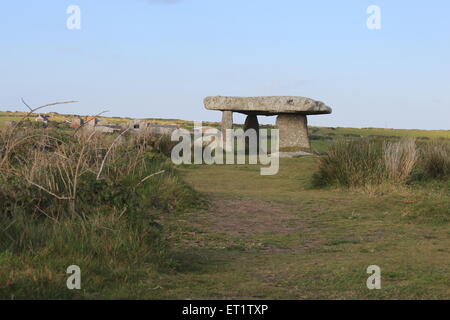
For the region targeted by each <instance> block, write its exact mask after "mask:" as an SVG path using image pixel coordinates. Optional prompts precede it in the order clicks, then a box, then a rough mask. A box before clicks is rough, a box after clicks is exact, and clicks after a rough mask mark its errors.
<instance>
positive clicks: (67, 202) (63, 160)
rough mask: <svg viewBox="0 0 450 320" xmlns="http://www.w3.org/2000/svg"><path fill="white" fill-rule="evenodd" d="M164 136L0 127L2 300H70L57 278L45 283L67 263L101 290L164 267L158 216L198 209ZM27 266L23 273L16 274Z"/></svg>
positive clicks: (161, 232)
mask: <svg viewBox="0 0 450 320" xmlns="http://www.w3.org/2000/svg"><path fill="white" fill-rule="evenodd" d="M165 139H166V138H162V137H154V136H151V135H150V134H149V133H148V132H147V133H141V134H138V135H135V134H131V133H130V132H122V133H121V134H120V135H105V134H102V133H97V132H95V131H92V130H88V129H82V130H79V131H77V132H74V131H67V132H66V131H63V130H60V129H52V128H46V129H43V128H40V129H39V128H30V127H28V126H27V125H22V124H20V125H18V126H16V127H9V128H3V129H1V130H0V204H1V205H0V287H1V288H2V289H1V290H0V291H1V293H0V298H8V299H9V298H11V295H12V294H14V296H15V297H16V298H20V297H23V298H26V297H30V292H32V291H33V290H35V291H36V292H35V294H34V293H33V294H34V295H33V296H34V297H36V296H39V292H41V293H42V297H45V298H48V297H53V298H61V297H66V296H67V295H69V296H70V294H69V293H68V292H67V289H65V288H64V283H65V282H63V280H61V279H55V278H51V277H50V278H48V277H47V276H48V275H49V274H50V275H55V274H61V271H63V272H64V270H62V269H61V268H63V266H66V267H67V266H69V265H71V264H77V265H80V266H81V267H82V268H84V269H83V270H84V271H85V272H86V270H87V271H88V272H91V273H92V274H96V275H98V277H100V279H104V280H98V281H97V285H101V286H103V285H105V283H106V285H107V283H111V285H112V284H113V283H114V281H115V277H125V278H127V277H133V276H134V275H135V272H137V271H134V270H141V269H142V270H156V269H155V268H158V267H159V266H161V265H165V264H167V263H168V262H169V260H168V258H167V250H166V247H167V244H166V241H165V240H164V233H163V228H162V226H160V225H159V224H158V221H159V219H158V217H159V216H160V215H161V214H167V213H168V212H177V211H183V210H186V209H188V208H192V207H196V206H198V205H199V204H200V203H201V202H200V198H199V196H198V195H197V193H196V192H195V191H194V190H193V189H192V188H190V187H189V186H188V185H186V184H185V183H184V182H183V181H182V180H181V178H180V177H179V176H178V174H177V172H176V170H175V169H174V167H173V165H172V163H171V161H170V159H169V158H167V156H166V155H165V154H167V153H169V154H170V152H169V150H170V144H169V143H168V142H167V140H165ZM25 265H26V266H27V267H26V270H29V271H27V272H21V271H17V270H22V269H23V270H25V269H24V266H25ZM49 270H50V271H51V272H50V271H49ZM63 276H64V273H63ZM105 281H106V282H105ZM27 288H29V289H27ZM39 290H42V291H39ZM71 297H73V295H72V296H71Z"/></svg>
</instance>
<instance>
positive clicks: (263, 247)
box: [0, 128, 450, 299]
mask: <svg viewBox="0 0 450 320" xmlns="http://www.w3.org/2000/svg"><path fill="white" fill-rule="evenodd" d="M311 135H312V137H313V136H314V137H313V139H312V144H313V149H314V150H316V151H319V152H323V151H326V150H327V149H328V147H329V146H330V144H331V143H333V141H334V140H336V139H339V138H343V137H352V138H357V137H360V136H388V137H391V138H393V139H394V138H395V137H396V136H415V137H417V138H419V140H427V139H430V138H442V139H446V138H448V137H449V132H448V131H436V132H433V131H416V130H413V131H404V130H388V129H344V128H336V129H332V128H312V130H311ZM318 163H319V158H318V157H317V156H310V157H302V158H291V159H281V163H280V172H279V173H278V174H277V175H275V176H261V175H260V168H259V166H252V165H239V166H238V165H231V166H230V165H227V166H220V165H213V166H207V165H192V166H181V167H180V168H179V172H180V174H181V177H182V178H183V179H184V180H185V181H186V182H187V183H188V184H189V185H190V186H192V187H193V188H194V189H195V190H196V191H198V192H200V193H201V194H203V198H204V199H206V200H207V205H206V207H205V206H201V207H198V208H195V209H189V210H187V211H186V210H185V211H182V212H173V211H171V210H168V211H166V212H165V213H164V214H162V215H158V220H157V223H158V224H159V225H160V226H162V230H163V237H164V239H163V241H164V248H166V247H167V251H164V263H158V264H154V263H147V262H146V261H145V260H143V259H140V257H138V256H136V255H137V254H142V248H139V247H132V248H130V251H129V253H127V254H124V252H123V251H124V247H123V246H125V245H127V240H126V239H123V241H122V240H121V241H120V247H118V249H115V248H114V246H115V245H118V244H116V242H112V243H111V246H110V247H108V250H110V251H111V252H108V253H102V252H101V250H102V247H100V246H97V244H96V243H89V246H88V247H87V248H86V249H83V248H80V249H77V250H72V249H71V250H72V251H70V250H69V251H68V254H67V255H66V256H65V255H64V254H65V253H66V250H65V249H64V244H62V243H60V242H58V243H57V244H55V245H54V246H51V248H50V250H49V249H46V248H45V247H44V248H41V249H39V250H36V251H30V252H29V255H28V256H25V257H22V256H21V257H19V256H18V255H16V253H15V252H12V251H9V250H6V251H3V252H0V271H1V272H0V298H4V299H17V298H19V299H20V298H44V299H46V298H65V299H90V298H93V299H117V298H126V299H438V298H441V299H450V181H448V180H442V181H433V182H421V183H417V184H413V185H408V186H401V187H400V186H396V187H394V186H379V187H373V188H368V189H355V190H346V189H339V188H333V187H329V188H324V189H314V188H313V187H312V186H311V178H312V175H313V174H314V172H316V171H317V168H318ZM102 219H103V218H98V219H97V218H95V217H94V220H93V221H94V223H93V225H92V226H91V228H90V229H89V230H88V231H86V230H84V231H83V232H92V233H94V234H96V235H97V237H98V239H103V240H104V239H108V237H111V239H115V235H116V234H120V233H116V232H118V231H116V230H115V229H116V228H120V225H121V224H122V223H123V222H118V221H119V220H118V221H116V220H115V219H116V218H111V219H110V218H107V219H106V220H102ZM119 219H120V218H119ZM120 221H122V220H120ZM116 223H118V224H117V225H116ZM8 228H9V226H8ZM83 228H85V227H83ZM117 230H118V229H117ZM133 230H134V229H133ZM133 230H131V231H132V232H134V231H133ZM131 231H130V232H131ZM80 232H81V231H80ZM83 234H84V233H83ZM72 240H73V241H76V239H72ZM114 241H118V240H117V239H116V240H114ZM143 241H144V240H143ZM158 241H162V240H158ZM143 243H144V242H143ZM89 248H95V250H97V251H96V252H90V251H89V252H87V251H86V250H87V249H89ZM85 251H86V252H85ZM77 252H83V253H84V254H83V255H82V256H79V257H78V256H77ZM67 258H70V261H67ZM70 264H77V265H79V266H80V267H81V270H82V290H80V291H77V290H76V291H69V290H68V289H67V288H66V279H67V275H66V273H65V271H66V270H65V268H66V267H67V265H70ZM370 265H378V266H379V267H380V268H381V276H382V289H381V290H369V289H367V287H366V280H367V278H368V277H369V274H367V273H366V269H367V267H368V266H370Z"/></svg>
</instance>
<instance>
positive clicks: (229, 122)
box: [222, 111, 233, 135]
mask: <svg viewBox="0 0 450 320" xmlns="http://www.w3.org/2000/svg"><path fill="white" fill-rule="evenodd" d="M227 129H233V112H232V111H222V133H223V134H224V135H225V133H226V130H227Z"/></svg>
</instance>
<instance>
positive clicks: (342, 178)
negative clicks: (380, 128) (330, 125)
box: [313, 139, 386, 187]
mask: <svg viewBox="0 0 450 320" xmlns="http://www.w3.org/2000/svg"><path fill="white" fill-rule="evenodd" d="M385 173H386V169H385V163H384V161H383V142H381V141H379V140H369V139H358V140H350V141H345V140H341V141H337V142H336V143H334V144H332V145H331V147H330V150H329V151H328V153H327V155H326V156H325V157H323V158H321V161H320V165H319V171H318V173H316V174H315V175H314V176H313V184H314V185H315V186H326V185H334V184H337V185H342V186H346V187H359V186H364V185H368V184H378V183H381V182H382V181H383V180H384V179H385V177H386V175H385Z"/></svg>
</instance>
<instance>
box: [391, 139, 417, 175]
mask: <svg viewBox="0 0 450 320" xmlns="http://www.w3.org/2000/svg"><path fill="white" fill-rule="evenodd" d="M417 159H418V151H417V147H416V142H415V140H414V139H407V140H401V141H397V142H391V141H386V142H385V145H384V163H385V168H386V174H387V178H388V179H389V180H390V181H392V182H394V183H399V184H401V183H404V182H406V180H407V179H408V178H409V176H410V175H411V172H412V171H413V169H414V167H415V165H416V162H417Z"/></svg>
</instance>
